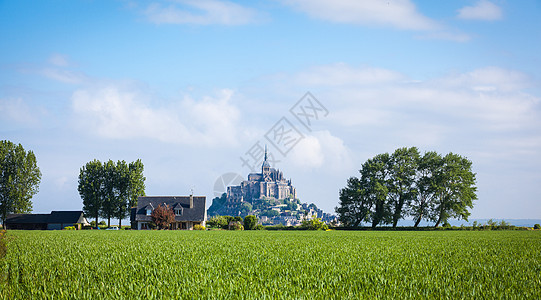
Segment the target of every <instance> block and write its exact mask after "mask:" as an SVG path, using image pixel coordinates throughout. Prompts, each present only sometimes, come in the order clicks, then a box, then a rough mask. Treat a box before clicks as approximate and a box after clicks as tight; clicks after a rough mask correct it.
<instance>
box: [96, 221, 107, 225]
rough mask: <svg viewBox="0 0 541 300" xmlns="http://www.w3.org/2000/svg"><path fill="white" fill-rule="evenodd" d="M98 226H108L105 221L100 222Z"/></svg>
mask: <svg viewBox="0 0 541 300" xmlns="http://www.w3.org/2000/svg"><path fill="white" fill-rule="evenodd" d="M98 225H101V226H105V225H107V223H105V221H100V222H99V223H98Z"/></svg>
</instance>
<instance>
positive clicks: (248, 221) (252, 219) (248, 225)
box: [244, 215, 257, 230]
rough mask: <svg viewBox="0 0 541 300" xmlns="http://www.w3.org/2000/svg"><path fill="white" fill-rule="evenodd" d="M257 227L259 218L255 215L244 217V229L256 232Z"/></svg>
mask: <svg viewBox="0 0 541 300" xmlns="http://www.w3.org/2000/svg"><path fill="white" fill-rule="evenodd" d="M256 226H257V217H256V216H254V215H248V216H246V217H244V229H246V230H255V228H256Z"/></svg>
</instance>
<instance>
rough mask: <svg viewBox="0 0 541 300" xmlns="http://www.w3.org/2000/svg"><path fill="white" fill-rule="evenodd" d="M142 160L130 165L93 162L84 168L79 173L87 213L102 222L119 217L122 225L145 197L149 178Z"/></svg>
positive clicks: (110, 161)
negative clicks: (146, 183)
mask: <svg viewBox="0 0 541 300" xmlns="http://www.w3.org/2000/svg"><path fill="white" fill-rule="evenodd" d="M143 170H144V167H143V163H142V162H141V160H137V161H135V162H131V163H130V164H127V163H126V162H125V161H123V160H122V161H120V160H119V161H118V162H117V163H115V162H113V161H112V160H109V161H107V162H105V163H102V162H100V161H99V160H93V161H91V162H88V163H87V164H86V165H85V166H83V167H82V168H81V170H80V173H79V186H78V191H79V195H81V198H82V199H83V211H84V212H85V214H87V215H89V216H91V217H93V218H95V219H96V222H97V220H98V217H103V218H106V219H107V220H108V223H107V225H108V226H110V224H111V218H117V219H118V220H119V225H122V219H124V218H126V217H127V216H128V215H129V212H130V208H131V207H134V206H136V205H137V197H139V196H144V195H145V179H146V178H145V177H144V176H143Z"/></svg>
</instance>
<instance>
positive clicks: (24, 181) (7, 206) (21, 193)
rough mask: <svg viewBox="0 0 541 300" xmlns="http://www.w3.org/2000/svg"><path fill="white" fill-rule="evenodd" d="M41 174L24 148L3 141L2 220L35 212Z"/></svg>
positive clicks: (0, 152) (0, 146) (0, 175)
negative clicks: (34, 204) (13, 215)
mask: <svg viewBox="0 0 541 300" xmlns="http://www.w3.org/2000/svg"><path fill="white" fill-rule="evenodd" d="M40 182H41V172H40V170H39V168H38V165H37V161H36V156H35V155H34V153H33V152H32V151H28V152H27V151H25V150H24V148H23V146H22V145H21V144H18V145H16V144H14V143H12V142H10V141H7V140H3V141H0V218H1V219H2V224H4V223H5V220H6V217H7V215H8V214H11V213H28V212H30V211H32V201H31V199H32V197H33V196H34V195H35V194H36V193H37V192H38V190H39V183H40Z"/></svg>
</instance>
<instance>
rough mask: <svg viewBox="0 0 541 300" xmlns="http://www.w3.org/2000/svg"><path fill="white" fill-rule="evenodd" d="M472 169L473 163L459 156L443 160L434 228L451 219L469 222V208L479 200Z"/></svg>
mask: <svg viewBox="0 0 541 300" xmlns="http://www.w3.org/2000/svg"><path fill="white" fill-rule="evenodd" d="M471 167H472V162H471V161H470V160H468V159H467V158H465V157H462V156H460V155H458V154H454V153H449V154H447V155H445V157H444V158H443V165H442V168H441V171H440V172H439V173H438V175H437V179H436V180H437V187H436V194H437V197H436V199H435V208H434V213H435V215H434V217H435V219H436V224H435V225H434V227H438V226H439V224H440V222H446V221H447V219H448V218H450V217H451V218H458V219H464V220H466V221H468V216H469V215H470V212H469V210H468V208H472V207H473V200H476V199H477V194H476V193H475V192H476V191H477V188H476V187H475V173H473V172H472V170H471Z"/></svg>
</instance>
